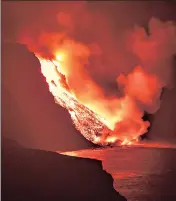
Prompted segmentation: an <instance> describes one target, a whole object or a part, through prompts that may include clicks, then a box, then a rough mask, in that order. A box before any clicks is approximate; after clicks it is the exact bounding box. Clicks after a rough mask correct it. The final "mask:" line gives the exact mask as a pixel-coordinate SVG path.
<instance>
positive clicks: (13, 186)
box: [2, 139, 126, 201]
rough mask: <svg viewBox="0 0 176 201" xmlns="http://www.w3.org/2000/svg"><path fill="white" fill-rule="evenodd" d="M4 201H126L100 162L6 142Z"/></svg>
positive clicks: (3, 148)
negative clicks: (114, 186) (115, 188)
mask: <svg viewBox="0 0 176 201" xmlns="http://www.w3.org/2000/svg"><path fill="white" fill-rule="evenodd" d="M2 200H3V201H24V200H25V201H31V200H33V201H40V200H42V201H43V200H46V201H58V200H63V201H67V200H69V201H72V200H77V201H79V200H80V201H82V200H84V201H86V200H87V201H99V200H101V201H125V200H126V199H125V198H124V197H123V196H121V195H120V194H119V193H117V192H116V191H115V190H114V188H113V179H112V177H111V176H110V174H108V173H106V172H105V171H104V170H103V169H102V164H101V162H100V161H98V160H92V159H83V158H77V157H71V156H64V155H60V154H57V153H54V152H49V151H42V150H34V149H26V148H23V147H21V146H19V145H18V144H17V143H15V142H14V141H12V140H7V139H3V140H2Z"/></svg>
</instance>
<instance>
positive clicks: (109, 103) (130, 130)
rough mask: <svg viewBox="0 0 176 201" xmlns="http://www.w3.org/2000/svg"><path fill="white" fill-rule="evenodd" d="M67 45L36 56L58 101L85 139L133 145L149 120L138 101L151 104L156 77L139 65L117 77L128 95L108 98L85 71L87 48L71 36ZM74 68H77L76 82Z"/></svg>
mask: <svg viewBox="0 0 176 201" xmlns="http://www.w3.org/2000/svg"><path fill="white" fill-rule="evenodd" d="M64 47H65V48H63V47H62V48H61V49H57V48H56V49H54V51H53V55H54V56H53V57H52V58H51V59H47V58H45V57H44V56H41V55H40V54H37V53H36V56H37V57H38V59H39V61H40V64H41V72H42V74H43V75H44V76H45V78H46V82H47V83H48V85H49V90H50V92H51V93H52V95H53V96H54V99H55V102H56V103H57V104H59V105H61V106H62V107H64V108H66V109H67V110H68V112H69V113H70V116H71V118H72V120H73V123H74V125H75V127H76V129H78V130H79V131H80V132H81V134H82V135H83V136H84V137H85V138H86V139H88V140H90V141H92V142H93V143H95V144H99V145H103V146H106V145H131V144H133V143H134V142H136V141H138V138H139V136H140V135H141V134H143V133H145V132H146V131H147V128H148V127H149V125H150V124H149V122H148V121H143V120H142V116H143V113H144V111H143V110H142V109H141V108H140V107H138V104H137V102H140V103H141V104H148V105H150V104H152V102H151V101H152V100H153V99H154V97H155V95H156V94H157V92H158V88H159V87H158V85H159V84H158V83H159V80H158V79H157V77H156V76H154V75H149V74H147V73H146V72H145V71H144V70H143V69H142V67H140V66H137V67H135V68H134V70H133V71H132V72H131V73H129V74H128V75H126V76H125V75H120V76H119V77H118V78H117V83H118V84H119V85H121V86H122V87H123V90H124V93H125V95H124V96H123V97H120V98H119V97H115V98H106V97H104V96H103V92H102V91H101V88H100V87H99V86H98V85H96V84H95V83H94V82H93V80H91V78H90V76H89V75H88V74H87V73H86V71H84V67H83V66H84V64H85V63H86V62H82V61H83V60H84V61H85V60H87V58H88V57H89V52H88V50H87V49H86V50H85V49H84V46H82V45H80V44H77V43H75V42H73V41H71V40H69V41H67V42H66V45H65V46H64ZM84 50H85V51H84ZM86 51H87V52H86ZM71 68H75V69H76V70H75V73H76V74H77V75H76V76H75V79H77V80H74V81H75V82H76V84H75V83H73V81H72V74H73V72H71V70H70V69H71ZM76 71H77V72H76ZM78 81H79V82H78ZM85 82H86V83H85ZM151 89H152V90H151ZM95 94H96V96H95ZM97 94H98V95H97Z"/></svg>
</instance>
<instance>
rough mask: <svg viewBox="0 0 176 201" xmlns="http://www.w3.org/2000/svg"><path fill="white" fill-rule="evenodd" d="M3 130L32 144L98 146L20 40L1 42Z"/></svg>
mask: <svg viewBox="0 0 176 201" xmlns="http://www.w3.org/2000/svg"><path fill="white" fill-rule="evenodd" d="M2 130H3V135H5V136H7V137H10V138H11V139H14V140H17V141H18V142H19V143H21V144H22V145H24V146H27V147H30V148H36V149H44V150H53V151H56V150H60V151H70V150H77V149H85V148H89V147H94V146H95V145H93V144H92V143H91V142H88V141H87V140H86V139H84V137H83V136H82V135H81V134H80V133H79V132H78V131H77V130H76V129H75V128H74V126H73V124H72V121H71V118H70V116H69V114H68V112H67V111H66V110H65V109H64V108H62V107H60V106H58V105H57V104H55V103H54V98H53V96H52V95H51V94H50V92H49V90H48V86H47V83H46V81H45V78H44V77H43V75H42V74H41V72H40V63H39V61H38V59H37V58H36V57H35V55H34V54H33V53H30V52H29V51H28V50H27V48H26V47H25V46H24V45H19V44H7V43H6V44H5V43H3V44H2Z"/></svg>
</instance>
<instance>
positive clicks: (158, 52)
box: [9, 2, 176, 141]
mask: <svg viewBox="0 0 176 201" xmlns="http://www.w3.org/2000/svg"><path fill="white" fill-rule="evenodd" d="M112 4H113V5H115V3H111V7H112V6H113V5H112ZM20 5H21V6H22V7H23V10H24V11H28V14H26V21H25V23H24V22H23V21H22V20H21V21H20V22H19V28H18V31H17V32H16V34H17V35H16V39H15V40H17V41H18V42H20V43H24V44H26V45H27V46H28V48H29V49H30V50H31V51H33V52H34V53H35V54H36V56H37V57H38V58H39V59H41V60H43V59H45V60H50V61H53V62H54V64H55V65H56V66H57V68H58V69H56V71H58V72H59V73H60V74H62V75H64V76H65V82H66V83H65V84H66V85H67V87H68V88H69V92H70V93H71V94H72V95H73V96H74V97H75V98H76V100H78V101H79V102H80V103H81V104H82V105H84V106H85V107H87V108H89V109H90V110H92V111H93V112H95V114H98V115H99V116H100V117H102V118H103V119H104V120H105V124H106V126H107V127H108V128H109V129H110V130H111V133H110V134H108V135H110V136H111V137H116V138H120V139H121V140H122V141H124V140H126V139H127V140H129V141H130V140H133V139H137V138H138V136H140V135H141V134H144V133H145V132H147V129H148V127H149V125H150V123H149V122H147V121H143V119H142V117H143V115H144V112H148V113H152V114H153V113H155V112H156V111H157V110H158V109H159V107H160V96H161V92H162V89H163V87H168V88H170V87H172V56H173V55H174V54H176V26H175V25H174V22H173V21H164V20H160V19H157V18H156V17H151V18H150V19H149V17H148V16H147V17H146V16H145V17H143V18H144V19H145V21H147V22H148V25H147V26H145V27H144V26H141V22H139V23H137V22H135V23H134V22H132V20H130V14H129V16H128V17H126V18H120V17H119V16H116V18H117V19H116V20H114V21H112V18H113V14H112V15H111V16H110V15H109V14H108V12H107V10H106V9H105V7H106V5H105V3H102V4H101V5H100V4H99V6H101V7H102V11H100V10H99V9H98V4H97V5H96V3H93V2H92V3H87V2H66V3H63V2H59V3H58V2H54V3H52V4H50V3H47V2H46V3H42V4H41V3H39V2H38V3H35V6H34V3H33V4H32V3H27V2H23V3H22V2H21V3H20ZM135 5H136V7H133V6H135ZM147 5H148V4H146V3H145V6H147ZM30 6H31V8H30ZM143 6H144V4H140V3H139V4H137V3H136V2H135V3H134V4H133V5H132V3H131V8H132V10H133V12H132V13H133V14H134V12H135V11H136V10H137V8H138V9H140V8H141V7H143ZM9 8H10V9H11V10H13V11H14V12H16V13H18V12H19V13H20V12H21V11H19V10H18V9H20V7H19V8H17V7H15V8H14V7H13V3H11V5H10V7H9ZM27 8H28V9H27ZM116 8H118V9H119V10H120V8H125V3H118V5H117V7H116ZM126 8H127V10H129V8H130V3H129V4H128V5H127V4H126ZM134 8H135V9H134ZM39 9H40V10H41V11H40V13H39ZM30 11H32V12H33V13H34V15H33V17H31V18H33V20H31V18H30V19H29V18H28V17H27V16H29V12H30ZM112 13H113V11H112ZM122 16H123V14H122ZM20 17H21V14H18V15H17V19H18V18H20ZM118 17H119V18H118ZM133 18H135V17H133ZM136 18H137V17H136ZM133 20H134V19H133ZM134 21H135V20H134ZM146 28H147V29H146ZM45 73H46V72H45ZM56 74H57V73H56ZM50 76H51V75H50ZM53 76H55V75H53ZM46 79H48V80H50V78H49V75H48V77H47V75H46ZM52 79H53V77H52V78H51V80H52ZM56 85H57V83H56ZM109 86H111V87H109ZM50 90H51V92H52V89H51V87H50ZM53 93H54V92H53ZM105 138H107V136H105Z"/></svg>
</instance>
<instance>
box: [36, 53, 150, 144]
mask: <svg viewBox="0 0 176 201" xmlns="http://www.w3.org/2000/svg"><path fill="white" fill-rule="evenodd" d="M38 58H39V61H40V64H41V72H42V74H43V75H44V76H45V78H46V82H47V83H48V86H49V91H50V92H51V93H52V95H53V96H54V99H55V102H56V103H57V104H59V105H61V106H62V107H64V108H66V109H67V110H68V112H69V113H70V116H71V119H72V121H73V123H74V125H75V127H76V129H77V130H79V131H80V133H81V134H82V135H83V136H84V137H85V138H86V139H87V140H89V141H92V142H93V143H95V144H99V145H102V146H107V145H113V146H117V145H128V146H131V145H132V144H135V143H136V142H137V139H138V136H139V135H140V134H141V133H142V132H144V131H146V128H147V124H146V123H145V122H142V123H141V122H140V121H139V122H137V123H138V124H139V125H140V129H138V132H136V133H135V129H131V128H133V127H132V126H131V125H135V124H136V122H132V123H131V120H130V121H127V123H126V121H124V122H119V128H118V129H119V131H118V133H121V132H120V130H121V128H122V129H124V128H125V129H126V126H127V127H131V128H130V129H131V130H129V132H126V131H125V132H124V133H125V135H122V136H121V137H119V136H118V135H117V133H116V132H115V131H114V130H113V129H111V126H108V125H109V124H108V121H107V120H105V119H104V118H103V117H101V115H99V114H97V113H96V112H94V111H93V110H92V109H91V108H90V107H89V108H88V107H86V106H85V105H84V104H82V103H81V102H80V101H79V100H78V99H77V98H76V96H75V95H74V93H72V92H71V90H70V88H69V86H68V84H67V80H66V76H65V75H63V73H61V71H60V65H62V64H61V63H60V62H58V60H57V61H55V60H52V61H51V60H46V59H43V58H41V57H39V56H38ZM57 58H60V57H58V56H57ZM118 102H119V100H118ZM131 102H132V101H131V99H130V98H129V97H128V96H126V97H125V98H124V100H123V101H122V103H121V104H122V109H123V107H124V105H125V107H126V105H130V103H131ZM132 104H133V102H132ZM122 109H121V110H119V115H118V118H119V119H121V118H122V117H123V115H122V112H123V111H122ZM125 109H126V108H125ZM125 109H124V112H126V113H127V112H128V111H125ZM121 116H122V117H121ZM122 120H123V119H122ZM130 123H131V125H130ZM130 132H131V133H130ZM134 133H135V135H134ZM128 135H129V136H130V137H129V138H128ZM131 136H132V137H131Z"/></svg>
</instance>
